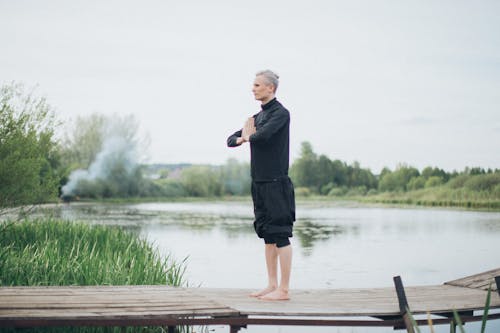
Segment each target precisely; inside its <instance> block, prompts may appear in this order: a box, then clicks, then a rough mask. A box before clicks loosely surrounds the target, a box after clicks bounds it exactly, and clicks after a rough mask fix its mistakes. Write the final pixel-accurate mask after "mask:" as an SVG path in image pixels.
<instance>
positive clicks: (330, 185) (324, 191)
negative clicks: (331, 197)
mask: <svg viewBox="0 0 500 333" xmlns="http://www.w3.org/2000/svg"><path fill="white" fill-rule="evenodd" d="M334 187H335V183H333V182H330V183H328V184H326V185H323V186H321V189H320V190H319V193H320V194H321V195H327V194H328V193H330V191H331V190H332V188H334Z"/></svg>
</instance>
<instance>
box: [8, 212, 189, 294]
mask: <svg viewBox="0 0 500 333" xmlns="http://www.w3.org/2000/svg"><path fill="white" fill-rule="evenodd" d="M184 270H185V267H184V263H177V262H175V261H174V260H172V259H171V258H170V257H169V256H167V257H166V258H162V257H161V256H160V254H159V252H158V250H157V249H156V248H153V247H152V246H151V245H150V244H149V243H148V242H147V241H146V240H145V239H141V238H140V237H139V236H138V235H137V234H134V233H132V232H130V231H127V230H124V229H121V228H118V227H109V226H103V225H88V224H83V223H72V222H65V221H58V220H41V219H38V220H26V221H21V222H8V223H3V224H1V225H0V272H1V275H0V285H3V286H18V285H22V286H49V285H51V286H63V285H140V284H167V285H172V286H180V285H182V284H183V283H184V280H183V273H184Z"/></svg>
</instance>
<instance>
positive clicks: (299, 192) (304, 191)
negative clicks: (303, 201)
mask: <svg viewBox="0 0 500 333" xmlns="http://www.w3.org/2000/svg"><path fill="white" fill-rule="evenodd" d="M295 195H296V196H298V197H309V196H310V195H311V190H310V189H309V188H307V187H297V188H296V189H295Z"/></svg>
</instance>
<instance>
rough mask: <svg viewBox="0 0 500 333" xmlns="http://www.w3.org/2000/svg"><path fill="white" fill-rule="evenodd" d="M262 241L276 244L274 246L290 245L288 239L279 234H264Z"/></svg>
mask: <svg viewBox="0 0 500 333" xmlns="http://www.w3.org/2000/svg"><path fill="white" fill-rule="evenodd" d="M264 243H266V244H276V247H278V248H280V247H285V246H287V245H290V240H289V239H288V237H281V236H280V235H270V236H266V235H264Z"/></svg>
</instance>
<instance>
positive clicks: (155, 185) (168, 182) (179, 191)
mask: <svg viewBox="0 0 500 333" xmlns="http://www.w3.org/2000/svg"><path fill="white" fill-rule="evenodd" d="M143 196H152V197H167V198H179V197H186V196H188V192H187V191H186V189H185V188H184V185H182V183H181V182H180V181H179V180H175V179H161V178H160V179H159V180H157V181H154V182H151V183H150V188H149V189H148V190H146V191H145V193H144V194H143Z"/></svg>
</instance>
